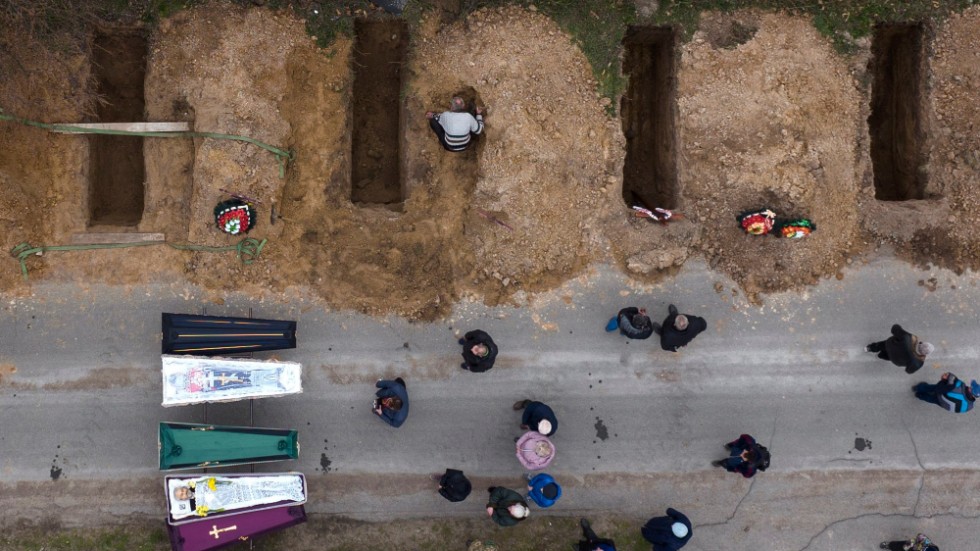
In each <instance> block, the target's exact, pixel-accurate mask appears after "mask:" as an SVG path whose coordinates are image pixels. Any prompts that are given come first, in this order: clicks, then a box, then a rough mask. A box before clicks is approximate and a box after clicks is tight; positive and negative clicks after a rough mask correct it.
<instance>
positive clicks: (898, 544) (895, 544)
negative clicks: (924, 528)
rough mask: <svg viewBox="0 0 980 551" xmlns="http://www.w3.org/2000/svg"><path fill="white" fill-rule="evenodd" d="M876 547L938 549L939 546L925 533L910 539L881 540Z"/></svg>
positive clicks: (893, 550)
mask: <svg viewBox="0 0 980 551" xmlns="http://www.w3.org/2000/svg"><path fill="white" fill-rule="evenodd" d="M878 548H879V549H888V550H889V551H939V546H937V545H936V544H935V543H932V541H930V540H929V538H928V537H926V535H925V534H919V535H917V536H915V538H913V539H912V540H911V541H906V540H902V541H883V542H881V543H880V544H878Z"/></svg>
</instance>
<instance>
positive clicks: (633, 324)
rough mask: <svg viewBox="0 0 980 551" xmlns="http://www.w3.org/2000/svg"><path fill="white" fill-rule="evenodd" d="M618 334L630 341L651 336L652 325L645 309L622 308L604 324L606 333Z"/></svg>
mask: <svg viewBox="0 0 980 551" xmlns="http://www.w3.org/2000/svg"><path fill="white" fill-rule="evenodd" d="M616 329H619V332H620V333H622V334H623V335H626V336H627V337H628V338H631V339H646V338H649V337H650V335H652V334H653V323H652V322H651V321H650V317H649V316H647V311H646V308H637V307H635V306H630V307H628V308H623V309H622V310H620V311H619V313H618V314H616V316H615V317H613V318H612V319H610V320H609V323H607V324H606V332H608V333H611V332H613V331H615V330H616Z"/></svg>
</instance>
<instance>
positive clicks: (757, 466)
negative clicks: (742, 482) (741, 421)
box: [711, 434, 769, 478]
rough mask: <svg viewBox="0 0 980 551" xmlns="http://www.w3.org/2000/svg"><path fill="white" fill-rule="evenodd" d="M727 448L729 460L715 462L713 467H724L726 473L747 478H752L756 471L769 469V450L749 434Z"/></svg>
mask: <svg viewBox="0 0 980 551" xmlns="http://www.w3.org/2000/svg"><path fill="white" fill-rule="evenodd" d="M725 448H726V449H727V450H728V454H729V455H728V458H727V459H722V460H720V461H713V462H712V463H711V464H712V465H714V466H716V467H724V468H725V470H726V471H728V472H730V473H739V474H741V475H742V476H744V477H745V478H752V477H753V476H755V473H756V471H765V470H766V469H768V468H769V450H768V449H766V447H765V446H763V445H762V444H759V443H758V442H756V441H755V438H752V437H751V436H749V435H748V434H743V435H741V436H739V437H738V440H733V441H731V442H729V443H727V444H725Z"/></svg>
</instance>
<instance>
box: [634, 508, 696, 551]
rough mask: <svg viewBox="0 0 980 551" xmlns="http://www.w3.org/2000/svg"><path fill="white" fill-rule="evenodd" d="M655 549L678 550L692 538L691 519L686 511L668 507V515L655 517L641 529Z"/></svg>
mask: <svg viewBox="0 0 980 551" xmlns="http://www.w3.org/2000/svg"><path fill="white" fill-rule="evenodd" d="M640 533H641V534H643V539H645V540H647V541H648V542H650V543H652V544H653V551H677V550H678V549H680V548H681V547H684V546H685V545H687V542H688V540H690V539H691V521H690V520H688V518H687V517H686V516H684V513H681V512H679V511H675V510H674V509H667V516H665V517H654V518H652V519H650V520H649V521H647V523H646V524H645V525H644V526H643V528H641V529H640Z"/></svg>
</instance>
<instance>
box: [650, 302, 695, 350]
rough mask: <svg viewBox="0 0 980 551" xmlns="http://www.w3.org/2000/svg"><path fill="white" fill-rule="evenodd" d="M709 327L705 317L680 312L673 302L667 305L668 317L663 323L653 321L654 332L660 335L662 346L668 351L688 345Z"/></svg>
mask: <svg viewBox="0 0 980 551" xmlns="http://www.w3.org/2000/svg"><path fill="white" fill-rule="evenodd" d="M707 328H708V322H706V321H704V318H699V317H697V316H692V315H690V314H679V313H678V312H677V307H676V306H674V305H673V304H670V305H668V306H667V318H666V319H664V323H663V325H661V324H659V323H656V322H654V323H653V332H654V333H656V334H658V335H660V347H661V348H663V349H664V350H667V351H668V352H677V349H678V348H680V347H682V346H687V343H689V342H691V341H692V340H694V337H697V336H698V334H699V333H701V332H702V331H704V330H705V329H707Z"/></svg>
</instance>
